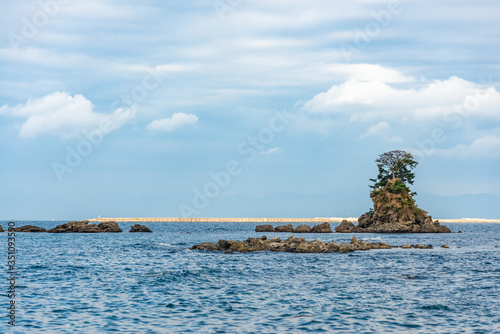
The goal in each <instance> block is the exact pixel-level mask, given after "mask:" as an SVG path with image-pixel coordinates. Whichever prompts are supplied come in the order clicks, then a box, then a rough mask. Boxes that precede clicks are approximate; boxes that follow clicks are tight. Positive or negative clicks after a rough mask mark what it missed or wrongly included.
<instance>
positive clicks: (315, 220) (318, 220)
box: [88, 217, 500, 224]
mask: <svg viewBox="0 0 500 334" xmlns="http://www.w3.org/2000/svg"><path fill="white" fill-rule="evenodd" d="M88 220H89V221H90V222H110V221H113V222H118V223H151V222H156V223H306V224H307V223H324V222H327V223H340V222H341V221H342V220H347V221H349V222H352V223H357V222H358V218H355V217H349V218H341V217H326V218H321V217H317V218H179V217H170V218H158V217H157V218H147V217H134V218H92V219H88ZM438 220H439V221H440V222H441V223H500V219H482V218H461V219H438Z"/></svg>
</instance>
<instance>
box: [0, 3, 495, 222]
mask: <svg viewBox="0 0 500 334" xmlns="http://www.w3.org/2000/svg"><path fill="white" fill-rule="evenodd" d="M499 12H500V3H498V2H493V1H483V0H476V1H465V0H453V1H451V0H444V1H430V0H420V1H407V0H394V1H393V0H390V1H389V0H383V1H381V0H349V1H331V0H310V1H297V0H286V1H284V0H274V1H264V0H203V1H201V0H192V1H182V2H181V1H168V0H167V1H165V0H163V1H159V0H144V1H140V2H138V1H130V0H120V1H118V0H85V1H83V0H73V1H69V0H40V1H38V0H37V1H32V0H27V1H16V2H13V1H2V2H1V3H0V159H1V160H0V184H1V185H2V189H3V191H1V192H0V219H17V220H50V219H56V220H70V219H71V220H73V219H85V218H94V217H98V216H101V217H333V216H335V217H356V216H360V215H361V214H362V213H364V212H365V211H367V210H368V209H369V208H370V207H371V205H372V203H371V200H370V197H369V192H370V188H369V187H368V186H369V184H370V181H369V179H370V178H374V177H376V175H377V167H376V164H375V162H374V161H375V159H377V157H378V155H380V154H382V153H384V152H387V151H390V150H396V149H399V150H406V151H408V152H411V153H412V154H413V155H414V156H415V158H416V160H417V161H419V165H418V166H417V168H416V169H415V173H416V177H415V183H414V185H413V186H412V189H413V190H415V191H416V192H417V193H418V195H417V196H416V201H417V204H418V205H419V207H421V208H422V209H424V210H426V211H428V212H429V214H431V215H432V216H433V217H434V218H462V217H472V218H479V217H480V218H500V176H499V172H498V171H499V170H500V62H499V61H500V59H499V55H500V45H499V43H498V31H499V28H500V27H499V25H500V23H499V21H498V13H499Z"/></svg>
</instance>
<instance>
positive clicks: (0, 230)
mask: <svg viewBox="0 0 500 334" xmlns="http://www.w3.org/2000/svg"><path fill="white" fill-rule="evenodd" d="M2 232H4V230H3V227H2V225H0V233H2Z"/></svg>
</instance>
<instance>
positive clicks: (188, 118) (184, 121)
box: [146, 112, 198, 132]
mask: <svg viewBox="0 0 500 334" xmlns="http://www.w3.org/2000/svg"><path fill="white" fill-rule="evenodd" d="M196 122H198V117H197V116H196V115H194V114H185V113H182V112H178V113H175V114H173V115H172V117H170V118H162V119H157V120H154V121H152V122H151V123H149V124H148V126H147V127H146V128H147V129H148V130H157V131H166V132H170V131H174V130H175V129H177V128H180V127H182V126H185V125H189V124H194V123H196Z"/></svg>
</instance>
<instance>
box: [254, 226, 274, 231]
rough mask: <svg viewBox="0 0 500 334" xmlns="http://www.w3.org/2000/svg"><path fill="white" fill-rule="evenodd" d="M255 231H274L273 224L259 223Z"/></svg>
mask: <svg viewBox="0 0 500 334" xmlns="http://www.w3.org/2000/svg"><path fill="white" fill-rule="evenodd" d="M255 232H274V227H273V225H269V224H268V225H257V227H256V228H255Z"/></svg>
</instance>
